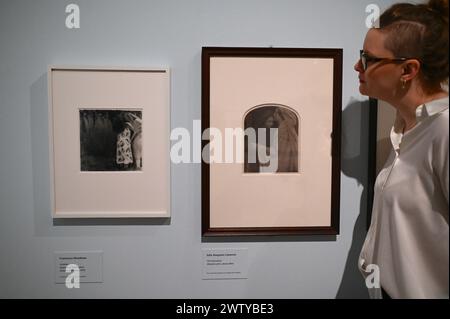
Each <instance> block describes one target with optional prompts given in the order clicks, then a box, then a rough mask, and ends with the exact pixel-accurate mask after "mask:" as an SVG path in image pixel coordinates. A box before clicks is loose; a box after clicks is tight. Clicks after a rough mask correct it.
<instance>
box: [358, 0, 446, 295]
mask: <svg viewBox="0 0 450 319" xmlns="http://www.w3.org/2000/svg"><path fill="white" fill-rule="evenodd" d="M448 13H449V11H448V0H431V1H429V2H428V3H422V4H412V3H398V4H394V5H392V6H391V7H390V8H388V9H387V10H386V11H385V12H384V13H383V14H382V15H381V16H380V18H379V20H378V21H377V23H376V27H374V28H371V29H369V30H368V32H367V34H366V36H365V39H364V43H363V48H362V49H363V50H361V53H360V59H359V60H358V61H357V63H356V64H355V66H354V69H355V71H357V72H358V78H359V91H360V93H361V94H363V95H366V96H369V97H372V98H376V99H380V100H383V101H386V102H387V103H388V104H389V105H391V106H392V107H394V108H395V111H396V114H397V117H396V119H395V122H394V123H393V126H392V129H391V134H390V144H391V145H390V155H389V157H388V159H387V160H386V163H385V164H384V166H383V168H382V169H381V171H380V172H379V174H378V176H377V179H376V182H375V186H374V199H373V207H372V219H371V224H370V228H369V231H368V233H367V237H366V239H365V242H364V245H363V247H362V250H361V253H360V256H359V261H358V266H359V269H360V271H361V273H362V274H363V276H364V277H365V278H366V279H369V280H371V279H370V277H372V275H373V273H374V270H375V269H376V270H377V273H378V275H379V276H377V277H378V278H379V280H378V282H375V283H376V284H377V285H376V286H375V287H373V288H370V289H369V292H370V294H371V296H372V297H373V298H394V299H397V298H408V299H409V298H411V299H422V298H433V299H436V298H439V299H441V298H442V299H448V298H449V225H448V221H449V148H448V145H449V138H448V137H449V135H448V134H449V129H448V123H449V110H448V106H449V99H448V76H449V68H448V67H449V35H448V31H449V28H448ZM355 78H356V77H355ZM355 266H356V265H355ZM374 266H376V268H375V267H374ZM367 281H368V280H366V282H367Z"/></svg>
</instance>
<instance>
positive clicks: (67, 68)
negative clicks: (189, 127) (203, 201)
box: [47, 65, 171, 218]
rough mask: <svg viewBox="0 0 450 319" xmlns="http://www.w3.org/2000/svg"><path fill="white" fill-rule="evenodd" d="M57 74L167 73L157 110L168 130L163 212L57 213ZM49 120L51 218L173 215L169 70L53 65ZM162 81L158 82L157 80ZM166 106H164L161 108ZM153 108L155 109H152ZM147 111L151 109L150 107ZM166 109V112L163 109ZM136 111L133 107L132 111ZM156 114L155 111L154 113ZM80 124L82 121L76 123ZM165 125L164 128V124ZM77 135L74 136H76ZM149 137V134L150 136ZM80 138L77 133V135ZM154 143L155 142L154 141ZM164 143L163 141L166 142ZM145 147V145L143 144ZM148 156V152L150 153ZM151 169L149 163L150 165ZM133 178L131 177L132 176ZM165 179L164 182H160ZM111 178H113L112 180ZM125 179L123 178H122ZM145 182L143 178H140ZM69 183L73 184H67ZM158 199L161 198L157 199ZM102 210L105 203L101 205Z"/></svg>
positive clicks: (163, 133) (98, 210) (162, 136)
mask: <svg viewBox="0 0 450 319" xmlns="http://www.w3.org/2000/svg"><path fill="white" fill-rule="evenodd" d="M55 71H74V72H77V71H88V72H90V71H92V72H96V71H100V72H102V71H108V72H149V73H154V74H161V73H164V74H165V76H163V77H162V79H161V81H163V82H161V83H162V84H161V87H162V88H164V89H162V90H161V92H159V91H158V93H159V94H161V96H160V98H161V100H163V101H164V103H160V105H158V107H159V108H160V111H161V112H162V113H163V117H165V118H164V119H158V120H161V123H163V124H161V125H162V126H163V127H164V126H165V132H162V134H159V135H158V137H159V136H160V138H161V140H160V141H159V142H160V143H163V144H164V148H165V149H166V153H165V154H158V157H160V156H163V157H164V158H163V159H161V161H164V162H165V163H166V164H165V167H164V168H165V169H164V168H159V170H160V171H161V173H160V175H161V176H158V177H159V179H157V181H161V182H162V183H166V185H167V186H166V187H165V192H166V193H164V195H165V199H164V198H163V199H162V203H163V204H161V203H159V205H160V206H164V209H161V208H160V207H159V208H157V209H153V208H152V207H149V209H148V210H147V209H146V210H141V209H139V210H132V209H131V210H126V209H125V210H120V211H116V210H101V209H99V208H92V209H86V210H82V211H77V210H70V209H69V210H64V211H58V208H57V200H59V197H58V195H57V194H56V193H57V189H56V187H57V186H56V173H55V169H56V166H55V163H56V158H55V156H56V153H55V136H54V134H55V133H56V132H55V127H54V126H55V122H54V120H55V118H54V117H55V114H54V113H55V112H54V111H55V108H57V107H58V105H56V103H55V101H54V100H55V98H54V97H55V94H56V93H55V89H54V80H55V77H54V72H55ZM47 74H48V77H47V78H48V119H49V152H50V154H49V159H50V163H49V165H50V197H51V198H50V200H51V209H52V217H53V218H169V217H170V215H171V213H170V210H171V209H170V208H171V207H170V206H171V199H170V198H171V197H170V187H171V186H170V185H171V183H170V181H171V169H170V168H171V162H170V105H171V102H170V70H169V69H168V68H151V67H110V66H109V67H99V66H73V65H51V66H49V67H48V73H47ZM158 81H159V80H158ZM162 104H164V105H162ZM153 106H154V105H152V107H153ZM147 107H148V105H147ZM73 108H76V109H83V108H84V107H79V108H78V107H75V106H73ZM101 108H104V109H124V108H125V109H127V107H117V105H116V106H115V107H109V108H108V107H100V109H101ZM145 108H146V105H143V110H145ZM162 108H164V109H162ZM132 109H133V108H131V107H130V110H132ZM152 110H153V109H152ZM77 121H79V118H78V119H77ZM164 123H165V124H164ZM145 125H146V123H145V121H144V122H143V127H144V126H145ZM73 134H75V133H73ZM147 135H150V134H147ZM77 136H79V135H78V132H77ZM146 138H147V139H148V138H149V137H148V136H145V135H144V137H143V139H146ZM153 139H156V138H155V137H154V138H153ZM163 140H164V141H163ZM144 144H145V143H144ZM146 149H148V147H146V146H143V152H144V153H146ZM147 153H148V152H147ZM145 165H146V163H145V157H144V167H143V171H144V170H145ZM147 165H148V161H147ZM79 173H80V174H86V172H81V170H80V172H79ZM140 173H141V172H133V171H130V172H123V171H122V172H88V173H87V174H105V176H106V174H116V175H117V178H121V177H120V175H121V174H140ZM129 176H131V175H129ZM162 177H164V180H163V179H161V178H162ZM110 178H111V177H110ZM122 178H123V177H122ZM141 179H142V178H141ZM68 183H70V181H68ZM154 196H155V197H157V196H158V195H154ZM98 204H99V205H100V206H101V204H102V203H98Z"/></svg>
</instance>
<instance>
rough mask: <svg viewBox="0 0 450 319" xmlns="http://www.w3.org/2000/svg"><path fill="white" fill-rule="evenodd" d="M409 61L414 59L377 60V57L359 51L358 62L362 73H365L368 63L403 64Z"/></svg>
mask: <svg viewBox="0 0 450 319" xmlns="http://www.w3.org/2000/svg"><path fill="white" fill-rule="evenodd" d="M411 59H416V58H379V57H374V56H371V55H369V54H367V52H364V50H360V51H359V61H360V62H361V65H362V67H363V70H364V71H366V70H367V69H368V68H369V63H370V62H374V63H377V62H381V61H385V62H391V63H399V62H405V61H407V60H411Z"/></svg>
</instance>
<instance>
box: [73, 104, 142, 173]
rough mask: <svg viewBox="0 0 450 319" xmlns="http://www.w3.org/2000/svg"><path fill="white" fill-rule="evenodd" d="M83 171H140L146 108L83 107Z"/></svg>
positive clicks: (81, 138) (81, 114) (81, 115)
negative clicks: (143, 122) (143, 111)
mask: <svg viewBox="0 0 450 319" xmlns="http://www.w3.org/2000/svg"><path fill="white" fill-rule="evenodd" d="M80 157H81V171H140V170H141V169H142V162H143V160H142V111H135V110H133V111H131V110H104V109H82V110H80Z"/></svg>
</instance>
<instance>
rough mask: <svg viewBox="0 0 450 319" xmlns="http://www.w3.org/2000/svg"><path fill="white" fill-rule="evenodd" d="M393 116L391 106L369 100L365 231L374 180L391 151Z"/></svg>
mask: <svg viewBox="0 0 450 319" xmlns="http://www.w3.org/2000/svg"><path fill="white" fill-rule="evenodd" d="M395 115H396V111H395V108H394V107H393V106H392V105H390V104H388V103H387V102H385V101H382V100H378V99H372V98H371V99H369V164H368V166H369V175H368V185H369V186H368V189H369V192H368V195H369V196H368V201H367V229H369V226H370V222H371V217H372V205H373V198H374V186H375V180H376V178H377V176H378V173H379V172H380V171H381V169H382V168H383V166H384V164H385V163H386V160H387V158H388V157H389V153H390V152H391V150H392V144H391V139H390V133H391V128H392V126H393V125H394V121H395Z"/></svg>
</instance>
